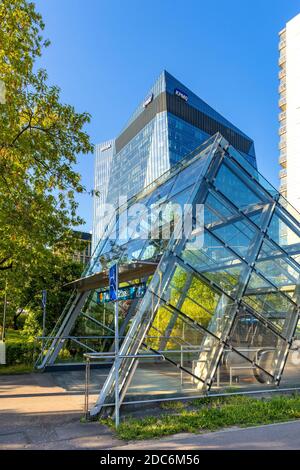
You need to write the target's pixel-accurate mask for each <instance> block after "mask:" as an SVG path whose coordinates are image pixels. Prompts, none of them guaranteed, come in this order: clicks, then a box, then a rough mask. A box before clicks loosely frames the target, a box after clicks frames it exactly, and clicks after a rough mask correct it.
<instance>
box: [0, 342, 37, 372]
mask: <svg viewBox="0 0 300 470" xmlns="http://www.w3.org/2000/svg"><path fill="white" fill-rule="evenodd" d="M5 344H6V364H7V365H15V364H28V365H33V363H34V361H35V359H36V357H37V354H38V348H37V345H36V344H35V342H34V341H30V340H28V339H26V338H24V337H23V338H22V337H21V336H20V338H18V339H15V338H14V339H9V337H8V339H7V340H6V343H5Z"/></svg>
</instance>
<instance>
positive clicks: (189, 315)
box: [42, 134, 300, 414]
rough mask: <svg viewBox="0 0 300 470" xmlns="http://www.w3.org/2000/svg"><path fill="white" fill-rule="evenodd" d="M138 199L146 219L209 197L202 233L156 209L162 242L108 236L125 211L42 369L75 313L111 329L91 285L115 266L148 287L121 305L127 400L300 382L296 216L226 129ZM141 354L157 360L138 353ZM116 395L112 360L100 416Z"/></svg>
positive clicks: (299, 227) (299, 220) (106, 346)
mask: <svg viewBox="0 0 300 470" xmlns="http://www.w3.org/2000/svg"><path fill="white" fill-rule="evenodd" d="M137 202H139V203H143V204H144V207H145V209H144V212H141V213H140V214H139V217H138V221H139V225H140V226H142V225H143V224H145V221H147V217H145V214H147V213H148V209H149V208H151V209H152V210H153V208H154V207H156V208H157V209H158V208H161V209H163V208H164V207H165V205H166V204H167V203H169V202H177V203H178V204H179V205H180V206H183V205H184V204H187V203H188V204H191V207H192V211H194V210H195V208H196V207H197V205H198V204H201V205H202V207H203V227H202V230H201V231H199V230H197V229H196V228H195V226H192V227H191V231H190V232H189V233H188V234H187V233H185V236H183V237H178V236H177V234H178V233H179V231H180V229H181V228H182V225H183V223H184V221H183V220H182V219H179V220H177V221H175V219H174V218H173V215H172V214H170V213H168V212H163V214H164V215H163V216H160V215H159V214H160V212H159V211H157V212H154V214H157V216H156V217H154V227H156V229H157V231H156V232H155V233H157V237H152V238H151V239H150V238H149V239H147V238H146V239H145V238H144V237H142V236H140V237H139V236H136V235H135V236H133V235H132V234H131V233H129V234H128V236H127V237H122V236H119V237H117V238H116V239H112V238H110V234H112V233H115V234H117V235H120V234H121V233H123V230H124V219H123V216H122V214H123V212H122V208H120V211H119V215H118V217H117V218H116V220H112V221H111V223H110V224H108V226H107V229H106V233H105V236H104V238H103V240H102V241H101V242H100V243H99V244H98V246H97V248H96V250H95V252H94V255H93V257H92V260H91V262H90V264H89V266H88V268H87V270H86V272H85V275H84V278H83V279H82V280H80V281H77V282H76V283H75V284H74V285H75V287H76V288H77V294H76V298H73V300H71V301H70V303H69V305H68V307H67V308H66V310H65V313H64V314H63V315H62V317H61V319H60V322H58V325H57V327H56V329H55V330H54V332H53V334H52V337H53V336H55V337H56V338H57V339H55V340H53V341H52V340H51V341H52V342H51V341H50V342H49V343H48V345H47V346H46V354H45V355H44V356H43V357H42V359H43V365H45V364H47V363H50V364H51V363H53V362H54V361H55V360H56V358H57V357H58V355H59V352H60V350H61V348H62V347H63V344H64V342H63V339H62V338H63V337H64V336H65V335H66V334H69V333H70V331H71V330H72V329H73V331H74V328H75V329H76V324H75V321H76V319H77V320H78V319H80V318H81V319H82V320H83V317H84V318H85V319H86V320H87V324H88V325H89V324H90V323H88V322H89V321H90V320H91V318H92V320H93V321H95V320H96V322H98V328H100V326H99V325H102V326H101V328H103V330H99V331H103V332H104V334H106V335H108V333H107V329H108V331H109V333H110V335H111V334H112V333H114V331H113V318H114V313H113V305H112V304H110V307H108V310H107V309H106V307H104V306H103V305H99V304H97V301H96V298H97V292H98V291H99V284H98V287H97V288H96V289H95V290H93V289H91V287H89V283H90V282H91V280H93V278H94V276H95V277H96V279H100V278H98V277H97V276H101V273H103V274H104V273H106V272H107V269H108V268H109V267H110V266H112V265H113V264H115V263H118V265H119V269H120V272H121V273H122V272H124V271H122V270H126V273H127V276H128V277H127V278H126V276H125V277H124V275H123V278H122V283H123V284H122V285H124V286H126V285H130V284H131V283H132V282H141V281H143V282H146V292H145V295H144V296H143V298H141V299H138V300H137V301H132V302H129V303H128V302H126V301H125V302H119V307H120V311H121V312H122V313H121V314H120V317H121V321H120V337H121V339H120V355H121V358H120V381H119V387H120V396H121V398H122V400H124V402H125V403H126V402H130V401H132V400H135V401H149V400H150V401H151V400H153V401H155V400H157V399H168V398H176V397H196V396H202V395H203V394H207V393H210V394H216V393H220V392H222V393H224V392H226V391H228V388H229V387H230V390H231V391H232V388H234V389H235V390H236V391H239V392H241V391H244V390H248V391H251V390H254V391H255V390H260V389H264V390H266V389H270V390H271V389H273V388H274V387H279V386H282V387H284V386H287V385H289V386H291V385H293V386H298V387H299V386H300V367H299V351H300V348H299V341H298V338H299V326H298V323H299V311H300V297H299V293H300V290H299V283H300V259H299V254H300V215H299V214H298V213H297V212H296V211H295V210H294V209H293V208H291V207H290V206H289V204H288V202H287V201H286V200H285V199H284V198H283V197H282V196H281V195H280V194H279V193H278V192H277V191H276V190H275V189H274V188H273V187H272V186H271V185H270V184H269V183H268V182H267V181H266V180H265V179H264V178H263V177H262V176H261V175H260V174H259V173H258V172H257V171H256V170H254V169H253V167H252V166H251V165H249V162H248V161H247V160H246V159H245V158H244V157H243V156H242V155H241V154H240V153H239V152H238V151H236V149H234V148H233V147H232V146H230V145H229V143H228V142H227V141H226V140H225V139H224V138H223V137H222V136H221V135H220V134H217V135H216V136H214V137H212V138H210V139H209V140H208V141H207V142H206V143H204V144H202V146H200V147H199V148H198V149H197V150H195V151H194V152H192V154H189V155H188V156H186V157H185V158H184V159H182V160H181V162H180V163H178V164H177V165H174V166H173V167H172V168H170V169H169V170H167V171H166V172H165V173H164V174H163V175H162V176H161V177H160V178H159V179H157V180H156V181H155V182H153V183H151V184H150V186H148V187H147V188H145V189H143V191H142V192H140V193H139V194H137V195H135V196H134V197H133V198H132V199H131V201H130V202H129V209H130V207H131V206H132V205H133V204H135V203H137ZM151 213H152V212H151ZM192 214H194V212H192ZM170 220H171V221H172V220H173V221H174V223H173V225H172V224H171V231H170V237H169V238H168V239H162V238H161V237H160V236H159V234H160V230H161V229H163V228H164V227H165V225H166V224H167V223H168V222H170ZM198 242H199V243H198ZM149 265H152V266H153V271H152V272H151V273H150V274H149V271H148V274H147V275H146V274H145V272H146V271H144V272H142V271H141V266H142V267H144V269H146V268H147V267H149ZM128 273H130V277H129V274H128ZM132 273H133V274H132ZM135 273H136V274H135ZM126 279H127V280H126ZM84 283H87V287H84ZM107 283H108V281H106V284H105V286H104V287H106V288H107ZM100 290H101V289H100ZM81 328H82V325H81ZM105 329H106V333H105ZM73 334H75V333H73ZM102 334H103V333H102ZM109 338H110V339H109ZM113 344H114V343H113V337H112V336H110V337H109V336H107V337H106V338H105V339H103V340H102V341H101V342H100V343H99V344H98V345H97V347H95V345H92V346H91V344H90V343H89V345H87V347H89V348H93V350H94V351H103V352H105V351H113ZM145 353H148V354H152V356H153V355H157V359H153V358H152V359H151V360H150V359H145V360H138V358H137V356H138V355H140V354H145ZM162 358H163V360H162ZM138 377H139V379H138ZM138 380H139V381H138ZM114 391H115V366H114V364H113V365H112V366H111V367H110V369H109V370H108V373H107V377H106V380H105V383H104V385H103V387H102V388H101V390H100V394H99V397H98V399H97V402H96V403H95V405H94V407H93V409H92V414H97V413H98V412H100V411H101V410H103V406H104V405H110V404H113V403H114V396H115V395H114Z"/></svg>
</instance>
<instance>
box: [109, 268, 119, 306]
mask: <svg viewBox="0 0 300 470" xmlns="http://www.w3.org/2000/svg"><path fill="white" fill-rule="evenodd" d="M109 298H110V300H118V265H117V264H114V265H113V266H112V267H111V268H109Z"/></svg>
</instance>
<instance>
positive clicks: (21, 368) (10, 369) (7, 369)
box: [0, 364, 34, 375]
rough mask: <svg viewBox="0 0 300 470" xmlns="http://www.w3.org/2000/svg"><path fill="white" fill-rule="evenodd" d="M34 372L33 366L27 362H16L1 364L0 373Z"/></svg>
mask: <svg viewBox="0 0 300 470" xmlns="http://www.w3.org/2000/svg"><path fill="white" fill-rule="evenodd" d="M30 372H34V370H33V368H32V366H30V365H26V364H16V365H13V366H7V365H5V366H2V365H0V375H18V374H28V373H30Z"/></svg>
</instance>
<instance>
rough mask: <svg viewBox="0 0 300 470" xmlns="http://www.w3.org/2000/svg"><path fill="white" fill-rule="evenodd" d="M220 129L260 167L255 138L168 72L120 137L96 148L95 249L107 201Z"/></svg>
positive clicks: (132, 190) (145, 181)
mask: <svg viewBox="0 0 300 470" xmlns="http://www.w3.org/2000/svg"><path fill="white" fill-rule="evenodd" d="M216 132H220V133H221V134H222V135H223V136H224V137H225V138H226V139H227V140H228V142H229V143H230V144H231V145H233V146H234V147H235V148H236V149H237V150H238V151H239V152H240V153H242V155H243V156H245V157H246V158H247V160H248V161H249V162H250V163H251V164H252V166H253V167H255V168H256V159H255V150H254V143H253V140H252V139H250V138H249V137H247V135H245V134H244V133H243V132H241V131H240V130H239V129H238V128H237V127H235V126H234V125H233V124H231V123H230V122H229V121H228V120H227V119H225V118H224V117H223V116H221V115H220V114H219V113H218V112H216V111H215V110H214V109H213V108H211V107H210V106H209V105H208V104H206V103H205V102H204V101H203V100H201V98H199V97H198V96H197V95H195V94H194V93H193V92H192V91H191V90H189V89H188V88H187V87H186V86H185V85H183V84H182V83H180V82H179V81H178V80H177V79H176V78H174V77H173V76H172V75H171V74H169V73H168V72H166V71H163V72H162V73H161V74H160V76H159V78H158V79H157V80H156V82H155V83H154V85H153V86H152V88H151V89H150V90H149V92H148V93H147V94H146V95H145V98H144V100H143V101H142V102H141V103H140V105H139V106H138V107H137V109H136V110H135V112H134V113H133V115H132V116H131V118H130V119H129V121H128V122H127V124H126V126H125V128H124V129H123V130H122V132H121V133H120V135H119V136H118V137H117V138H116V139H113V140H109V141H106V142H103V143H102V144H99V145H97V146H96V153H95V185H94V187H95V189H96V190H98V191H99V195H98V196H97V197H95V203H94V222H93V248H95V247H96V245H97V243H98V241H99V239H100V237H101V233H102V231H103V228H104V227H103V226H102V220H103V206H104V204H105V203H113V204H115V205H117V204H118V198H119V197H120V196H126V197H127V198H128V199H130V198H131V197H132V196H134V195H135V194H137V193H138V192H139V191H141V190H142V189H143V188H144V187H146V186H148V185H149V184H150V183H152V182H153V181H154V180H156V179H157V178H158V177H159V176H161V175H162V174H163V173H165V172H166V171H167V170H169V169H170V168H171V167H172V166H173V165H175V164H176V163H178V162H179V161H180V160H181V159H182V158H183V157H186V155H187V154H188V153H189V152H192V151H193V150H195V148H197V147H198V146H199V145H201V144H202V143H203V142H205V141H206V140H207V139H208V138H209V137H210V136H212V135H214V134H215V133H216Z"/></svg>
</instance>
